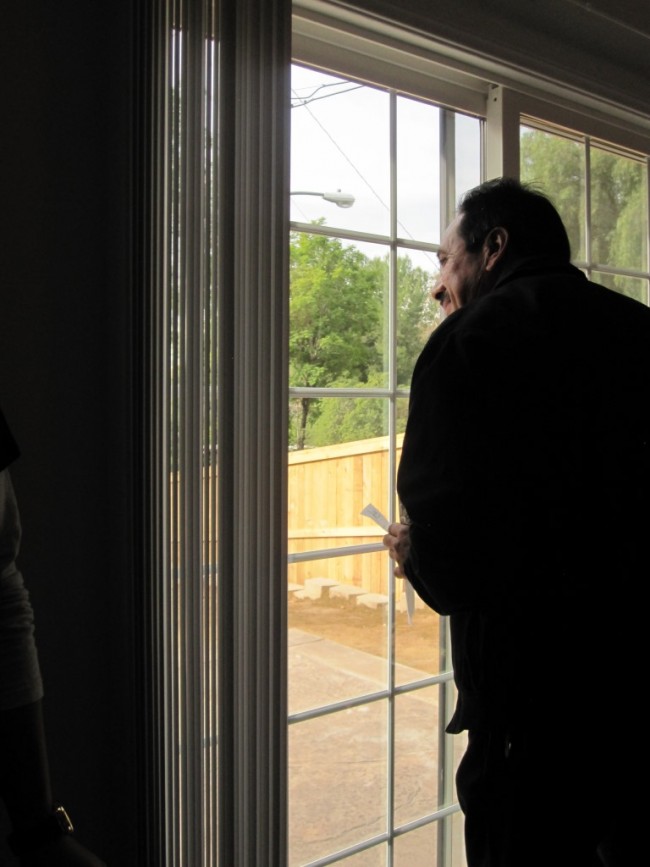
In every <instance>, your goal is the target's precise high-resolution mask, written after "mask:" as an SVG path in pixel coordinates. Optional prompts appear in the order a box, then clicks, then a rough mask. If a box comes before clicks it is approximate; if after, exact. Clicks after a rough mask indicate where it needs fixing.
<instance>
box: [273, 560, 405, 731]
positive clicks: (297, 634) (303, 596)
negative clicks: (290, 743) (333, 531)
mask: <svg viewBox="0 0 650 867" xmlns="http://www.w3.org/2000/svg"><path fill="white" fill-rule="evenodd" d="M375 558H376V561H375V562H377V561H379V563H380V567H381V568H380V569H379V570H378V573H379V574H380V575H381V576H383V578H384V580H383V582H382V583H377V582H376V581H373V580H372V577H373V576H369V575H368V574H367V572H366V570H364V565H365V564H369V563H370V562H371V561H372V560H374V559H375ZM387 559H388V558H387V556H386V554H385V553H384V552H383V551H382V552H380V553H377V554H362V555H353V556H348V557H336V558H332V559H326V560H317V561H310V562H309V563H304V564H293V565H291V566H289V600H288V622H289V712H290V713H292V714H293V713H298V712H300V711H304V710H310V709H313V708H316V707H323V706H324V705H326V704H327V703H330V702H337V701H343V700H345V699H350V698H356V697H358V696H361V695H368V694H369V693H372V692H377V691H378V690H381V689H385V688H386V685H387V682H388V665H387V656H388V641H389V634H388V595H387V593H386V584H387V566H386V561H387ZM309 573H311V577H303V576H307V575H308V574H309ZM341 573H342V574H341ZM337 574H340V577H337ZM375 577H377V576H375ZM382 591H384V592H382Z"/></svg>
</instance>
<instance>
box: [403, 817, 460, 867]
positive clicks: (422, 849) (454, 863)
mask: <svg viewBox="0 0 650 867" xmlns="http://www.w3.org/2000/svg"><path fill="white" fill-rule="evenodd" d="M393 865H394V867H467V860H466V858H465V840H464V817H463V814H462V813H461V812H457V813H453V814H452V815H451V816H448V817H447V818H445V819H440V820H439V821H436V822H432V823H431V824H429V825H424V826H423V827H422V828H416V829H415V830H414V831H409V833H408V834H400V836H399V837H397V838H396V839H395V850H394V859H393Z"/></svg>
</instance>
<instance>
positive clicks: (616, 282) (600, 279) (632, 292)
mask: <svg viewBox="0 0 650 867" xmlns="http://www.w3.org/2000/svg"><path fill="white" fill-rule="evenodd" d="M591 279H592V280H593V281H594V283H600V285H601V286H607V288H608V289H614V290H615V291H616V292H620V293H621V294H622V295H627V296H628V298H634V300H635V301H640V302H641V303H642V304H647V303H648V281H647V280H645V279H643V278H641V277H624V276H623V275H621V274H604V273H603V272H602V271H593V272H592V275H591Z"/></svg>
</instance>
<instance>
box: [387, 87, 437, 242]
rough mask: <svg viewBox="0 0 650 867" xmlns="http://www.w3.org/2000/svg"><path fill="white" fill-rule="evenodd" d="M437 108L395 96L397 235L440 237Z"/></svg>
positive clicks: (401, 236) (431, 238) (417, 238)
mask: <svg viewBox="0 0 650 867" xmlns="http://www.w3.org/2000/svg"><path fill="white" fill-rule="evenodd" d="M439 190H440V109H439V108H438V107H437V106H433V105H427V104H426V103H423V102H417V101H416V100H413V99H407V98H405V97H399V98H398V99H397V235H398V237H400V238H408V239H412V240H417V241H427V242H429V243H432V244H435V243H438V241H439V240H440V193H439Z"/></svg>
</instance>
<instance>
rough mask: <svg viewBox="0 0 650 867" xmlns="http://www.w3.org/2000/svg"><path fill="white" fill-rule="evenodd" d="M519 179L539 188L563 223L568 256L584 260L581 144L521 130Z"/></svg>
mask: <svg viewBox="0 0 650 867" xmlns="http://www.w3.org/2000/svg"><path fill="white" fill-rule="evenodd" d="M520 144H521V180H522V181H523V182H524V183H532V184H534V185H536V186H538V187H539V188H540V189H541V190H542V192H544V193H545V194H546V195H547V196H549V198H550V199H551V200H552V202H553V204H554V205H555V207H556V208H557V210H558V211H559V213H560V216H561V217H562V220H563V221H564V225H565V226H566V230H567V232H568V235H569V241H570V243H571V256H572V258H573V259H574V260H577V261H584V260H585V258H586V252H585V213H584V211H585V205H584V202H585V172H586V169H585V147H584V144H582V143H581V142H577V141H573V140H571V139H568V138H563V137H562V136H559V135H553V134H552V133H548V132H542V131H541V130H537V129H530V128H529V127H526V126H522V127H521V143H520Z"/></svg>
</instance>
